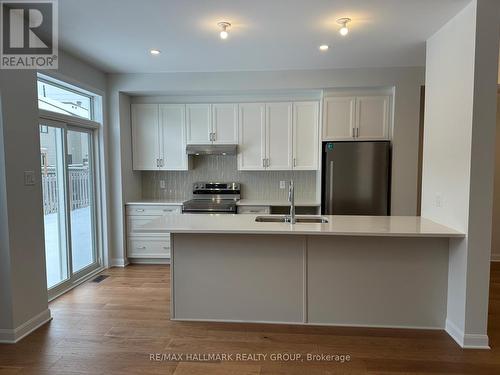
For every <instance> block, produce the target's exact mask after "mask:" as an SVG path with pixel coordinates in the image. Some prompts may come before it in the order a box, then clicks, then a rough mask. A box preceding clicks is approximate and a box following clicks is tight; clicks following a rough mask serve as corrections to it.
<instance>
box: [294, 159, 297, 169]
mask: <svg viewBox="0 0 500 375" xmlns="http://www.w3.org/2000/svg"><path fill="white" fill-rule="evenodd" d="M293 166H294V167H296V166H297V159H296V158H293Z"/></svg>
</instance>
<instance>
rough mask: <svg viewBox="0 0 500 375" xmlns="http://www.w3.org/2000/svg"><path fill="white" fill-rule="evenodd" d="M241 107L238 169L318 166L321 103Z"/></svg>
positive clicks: (253, 104) (310, 168) (268, 104)
mask: <svg viewBox="0 0 500 375" xmlns="http://www.w3.org/2000/svg"><path fill="white" fill-rule="evenodd" d="M239 108H240V110H239V113H240V116H239V145H238V169H239V170H251V171H255V170H292V169H297V170H317V169H318V144H319V141H320V140H319V130H318V128H319V120H318V119H319V102H317V101H309V102H295V103H292V102H286V103H267V104H263V103H245V104H240V106H239Z"/></svg>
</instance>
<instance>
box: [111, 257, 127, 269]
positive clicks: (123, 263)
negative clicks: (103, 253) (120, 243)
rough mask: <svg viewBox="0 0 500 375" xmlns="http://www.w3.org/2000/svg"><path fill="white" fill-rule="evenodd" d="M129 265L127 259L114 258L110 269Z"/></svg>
mask: <svg viewBox="0 0 500 375" xmlns="http://www.w3.org/2000/svg"><path fill="white" fill-rule="evenodd" d="M128 264H129V261H128V259H126V258H112V259H111V261H110V267H127V266H128Z"/></svg>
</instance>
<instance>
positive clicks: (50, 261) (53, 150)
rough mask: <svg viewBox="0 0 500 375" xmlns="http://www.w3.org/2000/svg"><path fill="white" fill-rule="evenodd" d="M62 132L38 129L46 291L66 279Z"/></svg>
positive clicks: (46, 128)
mask: <svg viewBox="0 0 500 375" xmlns="http://www.w3.org/2000/svg"><path fill="white" fill-rule="evenodd" d="M62 139H63V138H62V130H61V129H59V128H54V127H51V126H46V125H40V152H41V159H42V166H41V167H42V191H43V214H44V227H45V258H46V268H47V287H48V288H51V287H53V286H54V285H56V284H59V283H60V282H62V281H64V280H66V279H67V278H68V260H67V242H66V204H65V199H64V173H63V171H64V169H63V163H64V157H63V147H62Z"/></svg>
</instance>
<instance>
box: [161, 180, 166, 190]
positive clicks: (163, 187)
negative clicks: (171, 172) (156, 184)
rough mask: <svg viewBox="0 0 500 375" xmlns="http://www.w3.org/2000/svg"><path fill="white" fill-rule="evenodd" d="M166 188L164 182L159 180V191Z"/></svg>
mask: <svg viewBox="0 0 500 375" xmlns="http://www.w3.org/2000/svg"><path fill="white" fill-rule="evenodd" d="M166 187H167V186H166V184H165V180H160V189H165V188H166Z"/></svg>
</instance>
